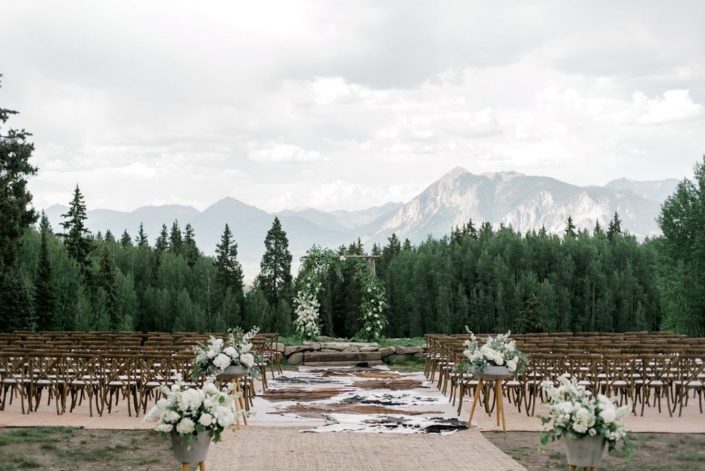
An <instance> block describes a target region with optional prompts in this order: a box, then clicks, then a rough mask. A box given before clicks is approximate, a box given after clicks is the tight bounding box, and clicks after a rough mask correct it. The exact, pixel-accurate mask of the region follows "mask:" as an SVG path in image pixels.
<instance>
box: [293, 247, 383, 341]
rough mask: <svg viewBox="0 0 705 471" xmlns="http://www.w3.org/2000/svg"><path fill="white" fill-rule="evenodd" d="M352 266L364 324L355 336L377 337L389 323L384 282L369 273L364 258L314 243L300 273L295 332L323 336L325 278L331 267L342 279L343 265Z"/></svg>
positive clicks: (375, 338) (360, 337) (295, 302)
mask: <svg viewBox="0 0 705 471" xmlns="http://www.w3.org/2000/svg"><path fill="white" fill-rule="evenodd" d="M346 265H347V266H349V267H352V268H353V273H354V275H353V276H354V277H355V279H356V280H357V282H358V283H359V284H360V291H361V293H360V295H361V302H360V316H361V320H362V327H361V329H360V331H359V332H358V333H357V334H355V338H359V339H363V340H378V339H379V338H380V337H382V331H383V330H384V328H385V326H386V325H387V319H386V318H385V316H384V314H383V312H384V309H385V308H386V307H387V300H386V295H385V289H384V283H383V282H382V280H380V279H379V278H377V277H376V276H375V275H373V274H372V273H370V270H369V268H368V266H367V264H366V263H365V262H364V260H363V259H362V258H358V257H346V256H345V255H338V254H336V253H335V252H334V251H332V250H330V249H322V248H320V247H317V246H315V245H314V246H313V247H312V248H311V249H310V250H309V251H308V252H307V253H306V256H305V257H304V258H303V264H302V265H301V276H299V286H298V292H297V295H296V298H294V305H295V307H296V319H295V320H294V328H295V329H296V333H297V334H298V335H300V336H301V337H302V338H304V339H306V340H314V339H317V338H318V337H319V335H320V317H319V310H320V304H319V302H318V294H319V292H320V290H321V287H322V281H323V277H325V276H326V274H327V273H328V271H329V270H331V269H332V270H334V271H335V274H336V275H337V276H338V278H341V279H342V278H343V267H345V266H346Z"/></svg>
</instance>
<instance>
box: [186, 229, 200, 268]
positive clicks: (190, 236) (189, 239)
mask: <svg viewBox="0 0 705 471" xmlns="http://www.w3.org/2000/svg"><path fill="white" fill-rule="evenodd" d="M184 256H185V257H186V264H187V265H188V266H189V268H193V266H194V265H195V264H196V262H197V261H198V258H199V257H200V256H201V252H200V251H199V250H198V246H196V239H195V233H194V231H193V227H192V226H191V224H186V234H185V236H184Z"/></svg>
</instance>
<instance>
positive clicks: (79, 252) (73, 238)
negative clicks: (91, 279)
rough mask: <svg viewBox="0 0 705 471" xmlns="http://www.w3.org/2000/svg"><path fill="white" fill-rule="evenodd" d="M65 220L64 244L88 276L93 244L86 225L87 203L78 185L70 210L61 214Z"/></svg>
mask: <svg viewBox="0 0 705 471" xmlns="http://www.w3.org/2000/svg"><path fill="white" fill-rule="evenodd" d="M61 217H62V218H64V221H63V222H62V223H61V227H63V228H64V233H63V234H61V236H62V238H63V239H64V245H65V246H66V250H67V251H68V254H69V255H70V256H71V258H73V259H74V260H76V262H77V263H78V266H79V267H81V270H82V271H83V274H84V275H85V276H86V277H88V275H89V274H90V263H91V262H90V258H89V256H90V253H91V251H92V250H93V246H92V243H91V240H90V232H89V231H88V228H87V227H86V219H87V218H88V216H87V215H86V203H85V201H84V200H83V194H82V193H81V190H80V189H79V188H78V185H76V188H75V189H74V192H73V198H72V199H71V202H70V203H69V209H68V212H66V213H65V214H62V215H61Z"/></svg>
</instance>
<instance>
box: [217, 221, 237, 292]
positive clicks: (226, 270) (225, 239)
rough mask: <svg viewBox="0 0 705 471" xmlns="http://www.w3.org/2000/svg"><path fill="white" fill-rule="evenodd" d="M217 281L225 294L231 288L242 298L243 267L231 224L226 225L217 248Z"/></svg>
mask: <svg viewBox="0 0 705 471" xmlns="http://www.w3.org/2000/svg"><path fill="white" fill-rule="evenodd" d="M215 254H216V258H215V267H216V283H217V284H218V287H219V288H220V289H221V292H222V293H223V294H224V293H225V291H226V290H227V289H230V290H231V291H232V293H233V294H234V295H236V296H237V298H238V299H242V291H243V288H242V280H243V275H242V267H241V266H240V262H238V260H237V243H235V240H234V239H233V233H232V232H230V226H228V225H227V224H226V225H225V229H224V230H223V235H222V236H221V238H220V243H219V244H218V245H217V246H216V249H215Z"/></svg>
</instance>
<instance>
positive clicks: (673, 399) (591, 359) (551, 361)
mask: <svg viewBox="0 0 705 471" xmlns="http://www.w3.org/2000/svg"><path fill="white" fill-rule="evenodd" d="M513 337H515V339H516V340H517V346H518V348H519V349H520V350H522V351H524V352H525V353H526V354H527V355H528V357H529V366H528V368H527V369H526V370H525V371H524V372H523V373H522V374H520V375H515V376H514V377H513V378H510V379H508V380H505V381H503V391H504V395H505V397H507V398H508V400H509V401H510V402H511V403H513V404H514V405H515V406H516V407H517V409H518V410H519V411H521V410H522V408H523V409H524V411H525V412H526V413H527V414H528V415H533V414H534V412H535V408H536V403H537V402H542V401H545V400H546V398H545V397H544V395H543V394H542V390H541V387H540V384H541V382H543V381H544V380H551V381H556V380H557V378H558V377H559V376H560V375H562V374H564V373H568V374H570V375H571V376H573V377H575V378H577V379H578V381H579V382H580V383H581V384H583V385H585V386H586V388H588V389H589V390H590V391H592V392H594V393H598V392H599V393H602V394H606V395H608V396H614V397H617V398H618V400H619V401H620V403H626V402H629V403H630V404H632V405H633V409H632V410H633V412H634V413H635V414H636V413H637V411H639V412H640V413H641V415H643V414H644V410H645V407H658V411H659V413H661V411H662V404H661V403H662V400H663V401H665V402H666V410H667V412H668V413H669V415H673V414H674V413H675V412H676V411H678V414H679V415H681V414H682V412H683V408H684V407H686V406H687V405H688V402H689V398H690V397H691V395H692V397H693V398H697V400H698V405H699V410H700V412H701V413H702V412H703V402H704V397H705V388H704V384H705V370H704V368H705V361H704V359H705V348H703V345H704V344H703V339H688V338H687V337H683V336H679V335H675V334H670V333H659V334H655V335H647V334H644V333H629V334H616V335H572V334H570V335H568V334H566V333H561V335H550V336H549V335H545V334H543V335H535V336H532V335H523V336H522V335H517V336H513ZM468 338H469V336H467V335H454V336H447V335H433V334H429V335H427V336H426V342H427V348H426V365H425V374H426V375H427V377H428V378H429V379H430V380H432V381H436V382H437V386H438V387H439V389H441V391H442V392H443V393H444V394H448V395H449V400H450V401H451V402H453V404H455V403H456V402H458V414H460V412H461V410H462V406H463V401H462V399H463V397H464V396H465V395H466V394H472V392H473V391H474V389H475V387H476V385H477V383H478V380H477V378H475V377H473V376H472V375H468V374H464V373H462V372H458V371H456V365H457V364H459V363H460V362H461V361H463V359H464V357H463V350H464V345H463V343H464V342H465V340H467V339H468ZM478 338H480V336H478ZM609 338H611V339H612V341H608V342H604V341H603V340H604V339H609ZM601 339H602V340H601ZM615 339H621V340H620V341H619V342H615ZM650 339H651V340H655V342H650V341H649V340H650ZM662 340H668V341H666V342H663V341H662ZM691 393H692V394H691ZM482 397H483V404H484V407H485V409H486V410H487V411H488V412H491V411H492V410H493V408H494V402H495V400H496V399H495V398H494V391H493V389H492V388H489V387H488V388H486V390H485V391H484V394H483V395H482Z"/></svg>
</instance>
